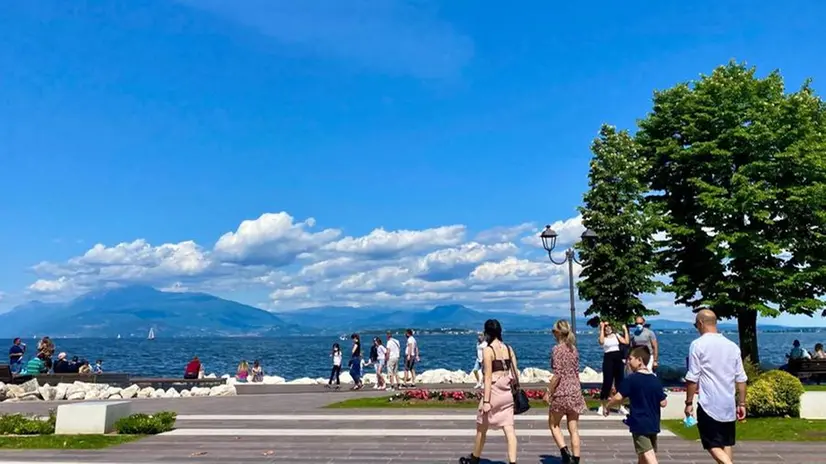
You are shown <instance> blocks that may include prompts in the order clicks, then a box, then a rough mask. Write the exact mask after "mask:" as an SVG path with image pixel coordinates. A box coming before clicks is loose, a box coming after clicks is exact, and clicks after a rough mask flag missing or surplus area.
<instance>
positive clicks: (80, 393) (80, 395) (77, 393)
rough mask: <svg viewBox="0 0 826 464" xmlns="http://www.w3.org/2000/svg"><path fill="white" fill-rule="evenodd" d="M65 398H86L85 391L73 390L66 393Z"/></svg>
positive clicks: (74, 399)
mask: <svg viewBox="0 0 826 464" xmlns="http://www.w3.org/2000/svg"><path fill="white" fill-rule="evenodd" d="M66 399H67V400H72V401H76V400H83V399H86V392H85V391H83V390H75V391H73V392H71V393H68V396H67V397H66Z"/></svg>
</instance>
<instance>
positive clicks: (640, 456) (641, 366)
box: [603, 346, 667, 464]
mask: <svg viewBox="0 0 826 464" xmlns="http://www.w3.org/2000/svg"><path fill="white" fill-rule="evenodd" d="M650 360H651V352H650V351H649V350H648V347H647V346H638V347H636V348H634V349H633V350H631V354H630V355H629V356H628V366H629V367H630V368H631V371H632V374H631V375H629V376H628V378H626V379H625V380H624V381H623V382H622V384H621V385H620V388H619V390H618V391H617V394H616V395H615V396H614V397H613V398H611V401H609V402H608V406H607V407H605V408H604V412H603V414H605V416H608V414H609V413H610V410H611V406H612V405H619V404H622V400H623V399H624V398H628V399H629V400H630V401H631V413H630V414H628V418H627V419H626V420H625V423H626V424H627V425H628V428H629V429H630V431H631V436H632V438H633V439H634V449H635V451H636V452H637V462H638V463H640V464H657V435H658V434H659V433H660V408H664V407H665V406H666V404H667V402H666V395H665V390H663V385H662V383H660V379H658V378H657V376H655V375H654V374H653V373H652V372H651V371H649V370H648V367H647V366H648V362H649V361H650Z"/></svg>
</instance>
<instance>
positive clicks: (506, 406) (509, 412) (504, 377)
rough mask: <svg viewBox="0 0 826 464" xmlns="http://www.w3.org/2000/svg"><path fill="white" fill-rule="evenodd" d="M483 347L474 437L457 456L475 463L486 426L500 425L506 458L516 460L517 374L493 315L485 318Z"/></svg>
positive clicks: (465, 462)
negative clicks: (463, 454)
mask: <svg viewBox="0 0 826 464" xmlns="http://www.w3.org/2000/svg"><path fill="white" fill-rule="evenodd" d="M485 341H486V342H487V347H486V348H485V351H484V355H483V357H482V370H483V372H484V382H485V386H484V390H483V396H482V400H481V401H480V402H479V412H478V414H477V415H476V441H475V442H474V445H473V453H471V454H470V456H466V457H462V458H460V459H459V463H460V464H479V459H480V457H481V455H482V449H483V448H484V447H485V439H486V438H487V434H488V429H489V428H494V429H502V430H503V431H504V432H505V440H507V443H508V462H510V463H511V464H516V432H515V431H514V429H513V393H512V392H511V385H512V384H513V382H514V380H518V379H514V375H519V374H518V373H519V370H518V369H517V366H516V355H515V354H514V352H513V349H512V348H511V347H510V346H508V345H505V344H504V343H503V342H502V326H501V325H500V324H499V321H497V320H495V319H488V320H487V321H486V322H485Z"/></svg>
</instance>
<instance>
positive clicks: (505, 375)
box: [459, 309, 747, 464]
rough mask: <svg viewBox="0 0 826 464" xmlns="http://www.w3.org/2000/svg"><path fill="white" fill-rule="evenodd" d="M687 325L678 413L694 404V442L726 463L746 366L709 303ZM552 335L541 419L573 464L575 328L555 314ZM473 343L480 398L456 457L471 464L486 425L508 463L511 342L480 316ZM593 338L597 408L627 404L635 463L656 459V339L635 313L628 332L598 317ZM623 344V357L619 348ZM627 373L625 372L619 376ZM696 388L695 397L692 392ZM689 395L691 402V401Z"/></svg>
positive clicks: (578, 390) (659, 403)
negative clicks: (599, 377)
mask: <svg viewBox="0 0 826 464" xmlns="http://www.w3.org/2000/svg"><path fill="white" fill-rule="evenodd" d="M694 327H695V328H696V329H697V331H698V333H699V334H700V337H699V338H697V339H696V340H694V341H693V342H692V343H691V346H690V348H689V356H688V358H689V364H688V373H687V374H686V384H687V388H686V401H685V415H686V417H693V415H694V407H695V404H696V407H697V411H696V416H697V419H696V420H697V427H698V430H699V433H700V441H701V443H702V446H703V448H704V449H705V450H707V451H708V453H709V454H710V456H711V457H712V458H713V459H714V461H715V462H717V463H720V464H729V463H733V452H732V447H733V446H734V444H735V428H736V422H737V421H738V420H743V419H745V417H746V408H745V398H746V380H747V378H746V373H745V371H744V369H743V363H742V360H741V357H740V348H739V347H738V346H737V345H736V344H735V343H733V342H732V341H730V340H728V339H727V338H726V337H724V336H723V335H722V334H721V333H719V331H718V330H717V316H716V315H715V314H714V312H712V311H711V310H709V309H702V310H700V311H699V312H698V313H697V316H696V319H695V323H694ZM552 333H553V336H554V338H555V340H556V344H555V346H554V347H553V348H552V350H551V354H550V364H551V369H552V371H553V373H554V374H553V376H552V378H551V379H550V383H549V385H548V389H547V392H546V395H545V400H546V402H547V403H548V426H549V429H550V434H551V436H552V437H553V440H554V442H555V444H556V446H557V447H558V448H559V454H560V456H561V461H560V462H562V463H563V464H577V463H579V462H580V459H581V456H582V454H581V452H582V444H581V441H580V438H579V417H580V414H582V413H583V412H584V411H585V410H586V404H585V397H584V395H583V393H582V386H581V384H580V381H579V352H578V351H577V348H576V335H575V334H574V332H573V331H572V330H571V326H570V324H569V322H568V321H566V320H559V321H557V322H556V323H555V324H554V326H553V329H552ZM483 338H484V339H483V340H480V342H479V346H481V345H482V342H484V347H482V348H481V350H482V352H481V355H482V356H481V357H482V362H481V371H482V376H481V377H482V384H483V387H482V391H483V394H482V399H481V401H480V402H479V409H478V412H477V417H476V438H475V440H474V445H473V451H472V452H471V453H470V455H468V456H465V457H462V458H460V460H459V462H460V464H478V463H479V462H480V459H481V455H482V451H483V449H484V446H485V441H486V438H487V433H488V430H489V429H491V428H494V429H501V430H503V432H504V435H505V439H506V441H507V457H508V462H509V463H511V464H515V463H516V462H517V461H516V459H517V434H516V431H515V429H514V404H515V400H514V398H515V396H516V395H517V394H518V391H516V389H518V385H519V370H518V366H517V357H516V353H515V351H514V350H513V348H512V347H511V346H509V345H507V344H505V342H504V341H503V339H502V327H501V325H500V323H499V322H498V321H497V320H494V319H491V320H488V321H486V322H485V326H484V332H483ZM599 342H600V344H601V345H602V346H603V348H604V350H605V358H604V364H603V375H604V380H605V382H604V383H603V389H602V394H601V399H602V401H603V405H602V407H601V408H600V411H599V412H600V414H602V415H604V416H608V415H610V411H611V408H612V407H615V406H620V407H622V406H621V405H622V404H623V402H625V401H628V402H629V403H630V411H629V410H626V409H624V408H623V409H621V410H620V412H621V413H622V414H625V415H627V418H626V419H625V421H624V422H625V423H626V424H627V425H628V427H629V431H630V433H631V437H632V441H633V446H634V450H635V452H636V454H637V456H638V462H640V463H646V464H656V463H657V456H656V454H657V436H658V434H659V433H660V418H661V408H664V407H666V406H667V400H666V393H665V390H664V389H663V386H662V383H661V382H660V380H659V379H658V378H657V376H656V375H654V368H655V367H656V366H657V359H658V354H659V352H658V348H659V347H658V345H657V342H656V335H654V332H653V331H651V330H650V329H648V328H647V327H646V326H645V319H643V318H637V320H636V325H635V326H634V327H633V328H632V330H631V331H629V329H628V328H627V327H624V328H623V333H622V335H619V334H618V333H616V332H615V331H614V329H613V327H611V325H609V324H606V323H603V324H600V333H599ZM624 350H627V356H626V355H625V354H624ZM626 374H627V375H626ZM698 391H702V392H703V394H702V396H699V397H698V396H697V393H698ZM695 400H696V402H695ZM563 418H565V419H566V427H567V429H568V434H569V437H570V446H569V445H568V443H566V440H565V436H564V435H563V433H562V429H561V423H562V419H563Z"/></svg>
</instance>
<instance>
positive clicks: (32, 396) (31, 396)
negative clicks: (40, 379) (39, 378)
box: [17, 391, 40, 401]
mask: <svg viewBox="0 0 826 464" xmlns="http://www.w3.org/2000/svg"><path fill="white" fill-rule="evenodd" d="M17 399H18V400H19V401H37V400H39V399H40V393H38V392H36V391H33V392H27V393H23V395H22V396H19V397H18V398H17Z"/></svg>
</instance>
